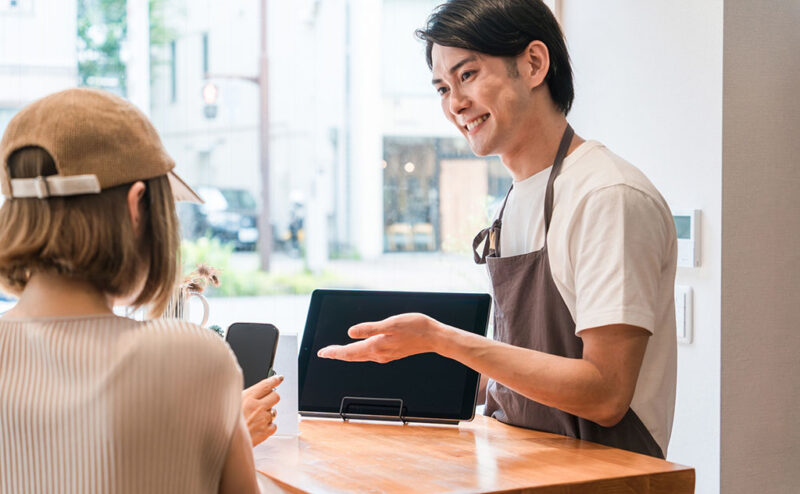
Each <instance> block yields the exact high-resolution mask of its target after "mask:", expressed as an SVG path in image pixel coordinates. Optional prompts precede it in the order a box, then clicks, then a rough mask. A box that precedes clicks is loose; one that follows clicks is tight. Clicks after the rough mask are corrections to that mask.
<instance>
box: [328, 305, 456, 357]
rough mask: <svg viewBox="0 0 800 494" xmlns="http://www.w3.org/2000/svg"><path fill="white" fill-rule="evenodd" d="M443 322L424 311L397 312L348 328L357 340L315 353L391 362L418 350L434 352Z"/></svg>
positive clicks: (416, 352) (414, 353)
mask: <svg viewBox="0 0 800 494" xmlns="http://www.w3.org/2000/svg"><path fill="white" fill-rule="evenodd" d="M441 327H442V324H441V323H439V322H438V321H436V320H435V319H432V318H430V317H428V316H426V315H424V314H415V313H410V314H400V315H397V316H392V317H389V318H386V319H384V320H383V321H378V322H365V323H361V324H356V325H355V326H353V327H351V328H350V329H349V330H348V331H347V334H348V335H349V336H350V337H351V338H353V339H356V340H362V341H357V342H355V343H350V344H349V345H330V346H327V347H325V348H323V349H321V350H320V351H319V352H317V356H319V357H322V358H330V359H337V360H346V361H348V362H365V361H372V362H379V363H381V364H383V363H386V362H391V361H392V360H397V359H401V358H404V357H408V356H410V355H416V354H418V353H427V352H434V351H436V350H435V347H436V335H437V333H438V330H439V329H440V328H441Z"/></svg>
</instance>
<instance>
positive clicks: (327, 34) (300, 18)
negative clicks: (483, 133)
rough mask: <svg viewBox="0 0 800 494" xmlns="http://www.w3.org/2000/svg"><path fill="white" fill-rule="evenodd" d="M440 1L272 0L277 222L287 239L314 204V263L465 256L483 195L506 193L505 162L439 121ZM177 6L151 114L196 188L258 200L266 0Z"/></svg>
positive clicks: (307, 220) (481, 213)
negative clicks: (432, 55)
mask: <svg viewBox="0 0 800 494" xmlns="http://www.w3.org/2000/svg"><path fill="white" fill-rule="evenodd" d="M438 3H439V2H438V0H433V1H432V0H382V1H376V0H325V1H319V0H298V1H296V2H278V1H274V0H273V1H269V2H268V54H269V74H270V75H269V91H270V99H269V105H270V108H269V112H270V113H269V115H270V117H269V118H270V167H271V172H270V173H271V191H270V194H269V196H270V197H271V202H270V204H271V210H272V212H273V213H272V218H271V222H272V223H273V224H274V226H275V231H276V234H278V235H281V233H282V232H285V231H286V225H288V224H289V223H290V222H291V221H292V216H293V215H295V214H297V211H298V210H301V211H302V214H303V215H304V226H305V232H306V255H307V257H308V261H309V264H310V265H311V266H312V267H314V266H315V265H320V264H324V261H325V260H326V259H327V258H328V257H329V256H331V255H333V256H337V255H356V256H359V257H362V258H373V257H375V256H377V255H379V254H381V253H382V252H385V251H394V250H417V251H420V250H421V251H432V250H440V249H445V250H448V249H451V250H463V249H466V248H467V247H468V245H469V242H468V241H467V240H466V236H467V235H469V236H470V238H471V235H473V234H474V232H473V231H472V230H473V229H475V228H477V227H479V226H480V225H481V224H482V223H483V222H484V221H485V216H486V206H487V198H489V199H488V200H489V201H490V200H491V197H494V196H496V195H498V194H502V192H504V189H505V187H507V182H508V179H507V178H506V177H507V176H506V175H505V172H504V171H503V170H502V168H501V167H500V165H499V163H497V162H496V161H487V160H483V159H475V158H474V156H472V154H471V152H470V151H469V149H468V147H467V145H466V142H465V141H464V139H463V137H461V136H460V135H458V134H457V132H456V130H455V129H453V128H452V126H451V124H449V123H448V122H447V121H446V120H445V119H444V118H443V116H442V114H441V109H440V106H439V97H438V95H437V94H436V92H435V91H434V90H433V88H432V86H431V85H430V71H429V69H428V68H427V66H426V64H425V59H424V44H423V43H422V42H420V41H418V40H417V39H416V38H415V36H414V29H416V28H418V27H421V26H423V25H424V22H425V20H426V18H427V16H428V14H429V13H430V12H431V11H432V9H433V8H434V7H435V6H436V5H437V4H438ZM170 9H171V13H170V15H168V16H166V17H167V18H168V19H170V28H171V29H172V30H173V32H174V34H175V36H174V41H172V42H170V43H169V44H168V45H167V46H164V47H162V48H161V50H163V51H162V54H163V55H164V56H163V59H164V60H165V61H166V62H165V63H163V64H160V65H159V66H158V67H157V68H155V69H154V71H153V85H152V96H151V98H152V100H151V114H152V117H153V119H154V122H155V123H156V126H157V127H158V128H159V131H160V132H161V134H162V136H163V139H164V142H165V144H166V146H167V148H168V149H169V151H170V153H171V154H172V155H173V156H174V157H175V159H176V161H177V162H178V163H179V167H180V169H181V171H182V173H183V174H184V175H185V176H186V177H187V179H188V180H189V181H190V182H191V183H193V184H197V185H199V184H215V185H218V186H224V187H239V188H247V189H250V190H251V192H253V194H254V195H256V196H257V197H260V196H261V194H260V192H261V191H260V179H259V173H260V171H259V170H260V169H259V162H258V159H259V158H258V138H259V123H258V118H259V115H258V88H257V86H256V85H255V84H254V83H253V82H251V81H248V80H246V79H245V78H246V77H253V76H255V75H256V71H257V68H258V49H259V46H258V43H259V15H260V13H259V5H258V2H252V1H246V0H235V1H231V2H224V3H223V2H214V1H211V0H200V1H192V2H189V1H186V0H176V1H174V2H170ZM207 76H208V77H207ZM209 83H211V84H213V85H214V86H215V88H216V100H215V108H214V109H213V111H212V115H213V116H212V117H209V116H208V114H207V113H206V106H207V104H206V102H205V101H204V99H203V88H204V86H205V85H207V84H209ZM464 161H467V162H468V163H464V164H465V165H466V166H463V167H462V166H460V164H462V162H464ZM443 179H445V180H443ZM467 185H469V187H467ZM501 190H502V192H500V191H501ZM465 218H472V220H470V221H467V222H466V223H465V221H464V220H465ZM465 224H469V228H467V227H464V225H465ZM459 225H460V226H459ZM473 226H474V227H473ZM462 230H463V231H462Z"/></svg>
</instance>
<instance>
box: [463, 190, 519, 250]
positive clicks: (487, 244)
mask: <svg viewBox="0 0 800 494" xmlns="http://www.w3.org/2000/svg"><path fill="white" fill-rule="evenodd" d="M513 188H514V184H511V187H509V188H508V192H506V197H505V199H503V205H502V206H501V207H500V213H499V214H498V215H497V219H496V220H494V221H493V222H492V224H491V226H489V227H488V228H484V229H483V230H481V231H480V232H478V234H477V235H475V238H474V239H473V240H472V256H473V258H474V259H475V264H486V258H487V257H492V256H494V257H500V227H501V225H502V224H503V211H505V210H506V202H508V196H509V195H510V194H511V189H513ZM481 243H483V252H482V253H481V254H478V248H479V246H480V245H481Z"/></svg>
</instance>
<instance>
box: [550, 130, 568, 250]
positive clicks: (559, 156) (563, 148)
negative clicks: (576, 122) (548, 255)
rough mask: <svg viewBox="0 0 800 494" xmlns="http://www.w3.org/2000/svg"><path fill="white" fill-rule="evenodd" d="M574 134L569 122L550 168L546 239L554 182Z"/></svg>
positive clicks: (551, 213) (551, 211)
mask: <svg viewBox="0 0 800 494" xmlns="http://www.w3.org/2000/svg"><path fill="white" fill-rule="evenodd" d="M574 135H575V132H574V131H573V130H572V127H571V126H570V125H569V124H567V128H566V129H564V135H563V136H561V144H559V145H558V152H557V153H556V159H555V161H553V169H552V170H550V178H548V179H547V190H546V191H545V193H544V236H545V239H546V238H547V232H548V231H549V230H550V218H551V217H552V216H553V184H554V183H555V181H556V177H557V176H558V174H559V173H561V164H562V163H563V162H564V158H565V157H566V156H567V151H568V150H569V145H570V143H572V137H573V136H574ZM546 243H547V242H545V244H546Z"/></svg>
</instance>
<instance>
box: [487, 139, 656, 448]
mask: <svg viewBox="0 0 800 494" xmlns="http://www.w3.org/2000/svg"><path fill="white" fill-rule="evenodd" d="M572 136H573V131H572V128H571V127H570V126H569V125H567V128H566V130H565V131H564V135H563V137H562V138H561V144H560V145H559V148H558V153H557V154H556V159H555V161H554V162H553V168H552V170H551V171H550V178H549V180H548V181H547V189H546V191H545V199H544V225H545V243H544V247H543V248H542V249H541V250H538V251H536V252H530V253H528V254H522V255H518V256H511V257H500V228H501V225H502V219H503V211H504V210H505V206H506V201H508V195H506V199H505V201H503V206H502V208H501V209H500V214H499V215H498V217H497V219H496V220H495V221H494V222H493V223H492V225H491V226H490V227H489V228H486V229H484V230H482V231H481V232H480V233H479V234H478V235H477V236H476V237H475V240H474V242H473V251H474V254H475V262H476V263H478V264H484V263H487V264H488V268H489V276H490V277H491V280H492V286H493V287H494V338H495V340H497V341H502V342H504V343H508V344H510V345H514V346H519V347H523V348H530V349H532V350H537V351H540V352H545V353H549V354H552V355H559V356H561V357H567V358H582V356H583V341H582V340H581V339H580V338H579V337H577V336H576V335H575V322H574V321H573V320H572V316H571V315H570V313H569V309H568V308H567V306H566V304H565V303H564V300H563V299H562V298H561V294H560V293H559V291H558V288H557V287H556V285H555V282H554V281H553V275H552V274H551V272H550V260H549V258H548V255H547V232H548V230H549V228H550V218H551V217H552V214H553V183H554V182H555V179H556V177H557V176H558V174H559V172H560V171H561V164H562V163H563V161H564V157H565V156H566V154H567V149H569V145H570V143H571V141H572ZM512 187H513V185H512ZM510 193H511V190H510V189H509V194H510ZM481 243H483V244H484V246H483V252H482V254H481V255H479V254H478V251H477V250H478V247H479V246H480V244H481ZM485 414H486V415H489V416H491V417H494V418H496V419H497V420H499V421H501V422H505V423H507V424H511V425H516V426H520V427H527V428H529V429H536V430H541V431H546V432H552V433H555V434H562V435H565V436H570V437H575V438H578V439H584V440H587V441H592V442H596V443H600V444H605V445H607V446H612V447H615V448H622V449H626V450H629V451H634V452H637V453H643V454H646V455H650V456H655V457H658V458H664V455H663V453H662V452H661V448H660V447H659V446H658V443H656V441H655V440H654V439H653V436H652V435H651V434H650V432H649V431H648V430H647V427H645V425H644V424H643V423H642V421H641V420H639V417H637V416H636V414H635V413H634V412H633V410H631V409H630V408H628V412H627V413H626V414H625V417H624V418H623V419H622V420H621V421H620V422H619V423H618V424H617V425H615V426H613V427H603V426H600V425H598V424H596V423H594V422H592V421H590V420H586V419H583V418H580V417H577V416H575V415H572V414H569V413H567V412H563V411H561V410H558V409H556V408H553V407H548V406H545V405H542V404H540V403H537V402H535V401H532V400H530V399H528V398H526V397H524V396H522V395H521V394H519V393H517V392H515V391H512V390H511V389H509V388H507V387H506V386H504V385H502V384H500V383H498V382H496V381H494V380H490V381H489V386H488V390H487V397H486V410H485Z"/></svg>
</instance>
